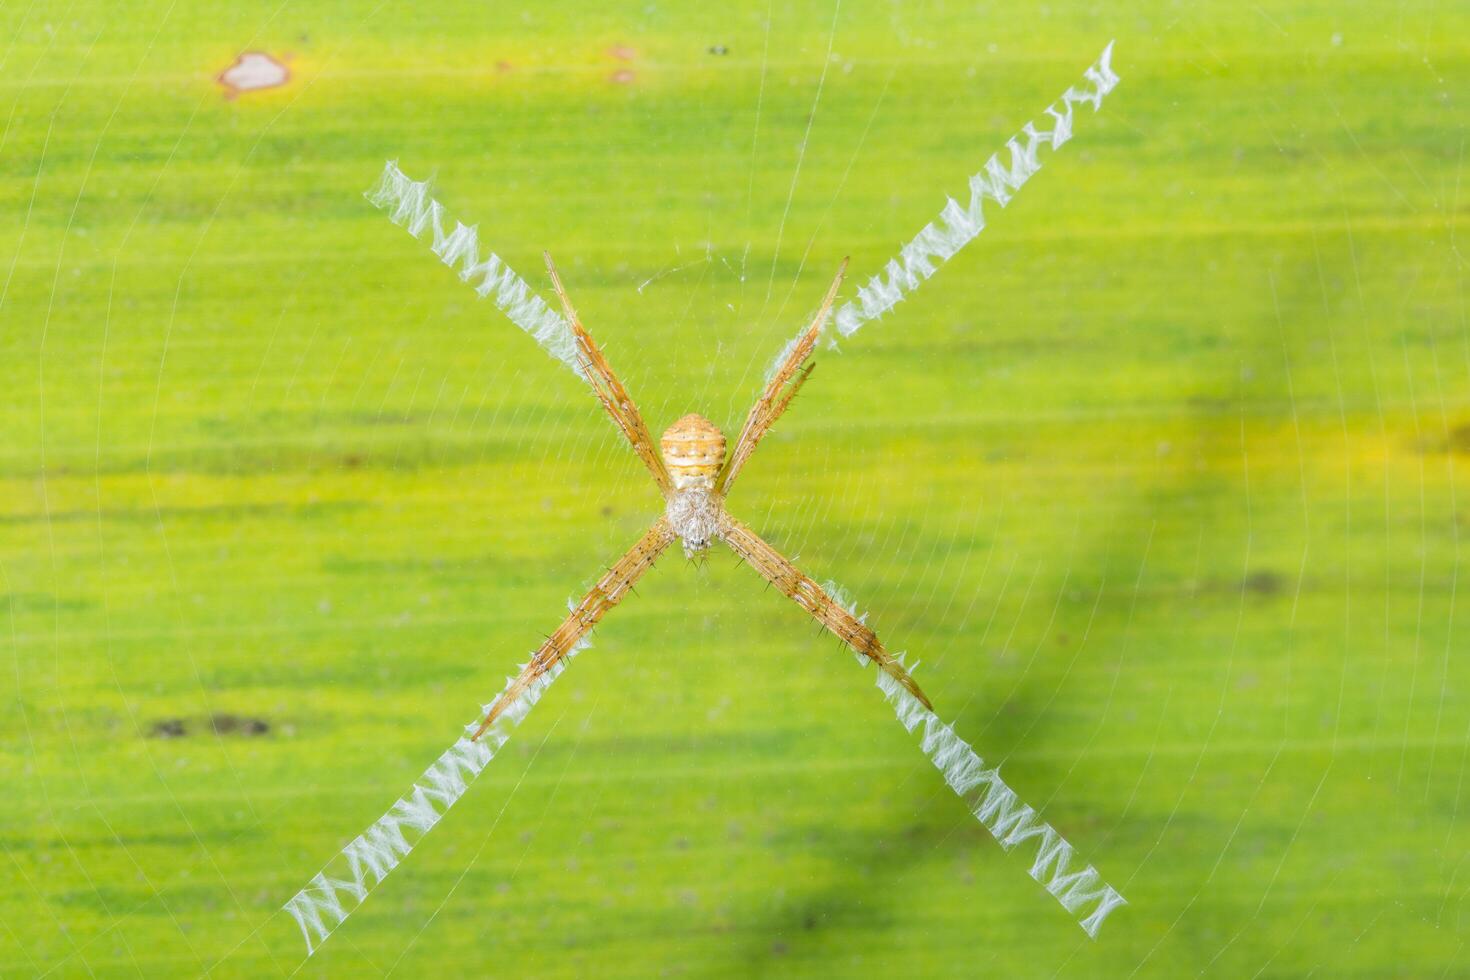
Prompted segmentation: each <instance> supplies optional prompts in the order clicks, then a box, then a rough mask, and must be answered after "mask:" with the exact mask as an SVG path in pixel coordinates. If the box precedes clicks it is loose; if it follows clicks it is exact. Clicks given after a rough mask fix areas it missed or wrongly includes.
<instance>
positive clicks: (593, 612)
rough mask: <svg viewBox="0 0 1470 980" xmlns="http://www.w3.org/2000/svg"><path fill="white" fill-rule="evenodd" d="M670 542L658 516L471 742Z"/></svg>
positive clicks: (575, 610) (571, 645)
mask: <svg viewBox="0 0 1470 980" xmlns="http://www.w3.org/2000/svg"><path fill="white" fill-rule="evenodd" d="M673 541H674V531H673V528H671V527H670V526H669V521H668V518H666V517H660V518H659V519H658V520H656V521H654V522H653V526H652V527H650V528H649V529H648V530H647V531H646V532H645V533H644V535H643V537H641V538H639V539H638V542H637V544H635V545H633V547H631V548H629V549H628V551H627V552H626V553H625V554H624V555H623V557H621V558H619V559H618V560H617V561H616V562H615V563H614V564H613V566H612V567H611V568H609V569H608V570H607V571H606V572H604V573H603V575H602V577H601V578H599V579H598V580H597V584H595V585H593V586H592V588H591V589H589V590H588V591H587V594H586V595H584V596H583V597H582V601H581V602H578V603H577V604H576V605H575V606H573V607H572V611H571V613H570V614H568V616H567V618H566V619H564V620H562V622H561V625H560V626H558V627H557V628H556V631H555V632H554V633H552V634H551V635H550V636H548V637H547V638H546V640H545V642H543V643H542V644H541V646H540V647H538V648H537V649H536V652H535V653H533V654H532V655H531V659H530V660H529V661H527V662H526V665H525V666H524V667H522V668H521V672H520V674H518V675H517V676H516V678H515V680H514V681H512V682H511V684H510V686H509V687H507V688H506V689H505V690H504V691H502V692H501V695H500V697H498V698H496V700H495V703H494V704H492V705H491V706H490V708H489V710H488V711H487V712H486V714H485V720H484V721H483V722H481V723H480V727H479V729H478V730H477V731H476V732H475V734H474V735H473V736H471V739H472V740H474V739H478V738H479V737H480V736H481V735H483V734H485V730H486V729H487V728H489V727H490V726H491V725H492V724H493V723H494V722H495V719H496V718H497V717H499V716H500V713H501V712H502V711H504V710H505V709H506V708H508V707H509V706H510V705H511V704H512V703H514V702H515V700H516V698H518V697H520V695H521V693H522V692H523V691H525V690H526V688H528V687H530V686H531V684H532V683H533V682H534V681H535V680H536V678H538V677H540V676H541V675H542V674H544V673H546V672H547V671H548V670H550V669H551V668H552V667H554V666H555V665H556V663H557V662H558V661H560V660H561V659H562V658H563V657H565V656H566V655H567V654H568V653H570V652H571V651H572V650H573V649H574V648H575V647H576V645H577V643H578V642H580V641H581V639H582V638H583V637H584V636H586V635H587V634H588V633H590V632H591V631H592V627H594V626H596V625H597V623H598V621H599V620H601V619H602V617H603V616H605V615H606V614H607V612H608V610H610V609H612V608H613V607H614V606H616V605H617V604H618V603H619V602H621V601H622V598H623V596H625V595H627V593H628V591H629V590H630V589H632V588H633V586H634V584H636V583H637V581H638V580H639V579H640V578H642V577H643V576H644V574H645V573H646V572H647V571H648V570H649V569H650V568H652V567H653V563H654V562H655V561H656V560H657V559H658V556H659V555H661V554H663V553H664V551H665V550H666V549H667V548H668V547H669V545H670V544H672V543H673Z"/></svg>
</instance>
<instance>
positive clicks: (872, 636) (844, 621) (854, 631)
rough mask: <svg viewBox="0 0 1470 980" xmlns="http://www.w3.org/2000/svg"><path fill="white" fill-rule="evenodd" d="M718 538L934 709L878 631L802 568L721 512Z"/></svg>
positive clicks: (859, 652) (850, 645)
mask: <svg viewBox="0 0 1470 980" xmlns="http://www.w3.org/2000/svg"><path fill="white" fill-rule="evenodd" d="M719 537H720V540H721V541H723V542H725V544H727V545H729V546H730V550H731V551H733V552H735V554H737V555H739V556H740V557H741V558H743V559H744V560H745V562H746V564H748V565H749V566H750V567H751V568H754V569H755V570H756V571H757V572H759V573H760V575H761V577H762V578H764V579H765V580H766V581H767V582H769V583H770V584H771V585H774V586H775V587H776V588H778V589H780V590H781V593H782V594H783V595H785V596H786V597H787V598H788V599H790V600H791V601H792V602H794V603H796V604H797V605H798V606H800V607H801V608H803V609H805V610H806V611H807V612H808V613H809V614H810V615H811V617H812V618H813V619H815V620H816V621H817V622H818V623H820V624H821V625H822V628H823V629H826V630H828V631H829V632H831V633H832V634H833V635H834V636H836V637H837V638H838V639H839V640H841V641H842V642H843V643H846V644H847V645H848V646H849V647H851V648H852V649H853V650H854V651H855V652H856V653H858V654H860V655H862V656H864V657H867V658H868V659H869V660H871V661H873V663H875V664H877V665H878V668H879V669H880V670H882V671H883V672H884V673H885V674H887V675H888V676H890V677H892V678H893V679H894V680H896V681H898V683H900V684H902V685H903V687H904V689H905V690H907V691H908V692H909V693H910V694H912V695H913V696H914V697H916V698H918V699H919V703H921V704H922V705H923V706H924V707H926V708H928V709H929V710H931V711H932V710H934V705H932V704H930V703H929V699H928V698H927V697H926V696H925V695H924V692H923V691H921V690H920V689H919V685H918V684H916V683H915V682H914V679H913V678H912V677H910V676H909V672H908V671H907V670H905V669H904V666H903V664H901V663H899V662H898V660H897V659H896V658H895V657H894V656H893V654H891V653H889V652H888V651H887V650H886V649H884V647H883V643H882V641H881V640H879V639H878V634H877V633H875V632H873V630H872V629H871V628H870V627H869V626H868V624H867V623H865V622H863V621H862V620H861V619H859V618H858V617H857V616H856V615H855V614H854V613H853V612H851V611H850V610H847V609H844V608H843V607H842V604H841V603H839V602H838V601H837V600H836V599H834V598H832V596H831V595H830V594H828V592H827V591H826V590H825V589H823V588H822V587H821V586H820V585H818V584H817V583H816V582H813V581H812V580H811V579H810V578H808V577H807V576H806V575H805V574H803V573H802V571H801V569H799V568H797V567H796V566H795V565H794V564H792V562H791V560H790V559H788V558H787V557H786V556H785V555H783V554H781V552H779V551H777V550H776V549H775V548H774V547H772V546H771V545H770V544H769V543H767V542H766V541H765V539H763V538H762V537H761V536H760V535H759V534H756V533H755V532H754V531H752V530H751V529H750V528H749V527H747V526H746V525H744V524H742V523H741V522H740V521H738V520H736V519H735V518H733V517H731V516H730V515H729V514H728V513H725V514H722V515H721V520H720V531H719Z"/></svg>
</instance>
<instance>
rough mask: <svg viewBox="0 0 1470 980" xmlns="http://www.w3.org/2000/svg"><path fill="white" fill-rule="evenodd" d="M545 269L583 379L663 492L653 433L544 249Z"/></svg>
mask: <svg viewBox="0 0 1470 980" xmlns="http://www.w3.org/2000/svg"><path fill="white" fill-rule="evenodd" d="M546 269H547V271H548V272H550V273H551V284H552V286H553V287H554V288H555V289H556V295H557V298H558V299H560V300H561V306H562V309H563V310H564V311H565V312H566V318H567V322H568V323H569V324H571V328H572V337H573V339H575V341H576V344H577V362H578V363H579V364H580V365H581V367H582V371H583V372H584V373H585V374H586V375H587V380H588V381H590V382H591V384H592V391H593V393H594V394H596V395H597V400H598V401H600V402H601V403H602V407H603V408H604V409H606V410H607V414H608V415H609V416H611V417H612V420H613V424H614V425H616V426H617V427H618V431H620V432H621V433H622V434H623V437H624V438H626V439H627V440H628V442H629V444H630V445H632V447H633V452H635V453H637V454H638V458H639V459H641V460H643V465H644V466H646V467H648V471H649V472H650V473H652V474H653V479H654V481H655V482H656V483H658V488H659V490H660V491H661V492H662V493H664V494H665V495H667V494H668V493H669V491H670V490H671V489H672V488H673V480H671V479H670V478H669V471H668V469H667V468H666V467H665V466H664V458H663V456H662V455H661V454H660V453H659V451H658V444H657V443H655V442H654V440H653V436H652V434H651V433H649V431H648V424H647V423H646V422H644V421H643V413H642V412H640V411H638V405H637V403H636V402H634V401H633V398H632V396H631V395H629V394H628V389H626V388H624V387H623V383H622V382H621V381H619V380H618V376H617V374H615V373H614V372H613V369H612V365H611V364H609V363H608V362H607V358H606V357H604V356H603V353H602V349H601V348H600V347H598V346H597V341H595V340H593V339H592V335H591V334H590V333H588V332H587V328H586V327H584V326H582V321H581V319H580V318H579V317H578V316H577V311H576V309H574V308H573V307H572V301H571V298H570V297H568V296H567V291H566V289H565V288H563V287H562V284H561V276H560V275H559V274H558V273H557V271H556V265H555V264H554V263H553V262H552V261H551V255H550V253H546Z"/></svg>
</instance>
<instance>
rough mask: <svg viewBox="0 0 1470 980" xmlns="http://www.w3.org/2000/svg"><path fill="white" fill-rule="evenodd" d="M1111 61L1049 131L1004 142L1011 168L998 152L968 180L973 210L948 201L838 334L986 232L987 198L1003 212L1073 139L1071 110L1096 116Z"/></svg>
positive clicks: (852, 329) (1057, 106) (847, 309)
mask: <svg viewBox="0 0 1470 980" xmlns="http://www.w3.org/2000/svg"><path fill="white" fill-rule="evenodd" d="M1112 58H1113V45H1112V42H1109V43H1108V46H1107V47H1106V48H1104V49H1103V53H1102V56H1101V57H1099V58H1098V60H1097V62H1096V63H1094V64H1093V65H1092V66H1091V67H1090V68H1088V69H1087V71H1086V72H1084V73H1083V76H1082V77H1083V78H1085V79H1086V80H1087V82H1088V84H1087V85H1086V86H1084V87H1082V88H1077V87H1076V86H1072V87H1070V88H1068V89H1067V91H1065V92H1063V93H1062V97H1061V98H1060V99H1058V100H1057V101H1055V102H1053V103H1052V104H1051V105H1049V106H1047V107H1046V114H1047V115H1048V116H1050V117H1051V122H1052V128H1051V130H1050V131H1047V132H1041V131H1038V130H1037V129H1036V126H1035V124H1034V123H1029V122H1028V123H1027V124H1026V125H1025V126H1023V127H1022V128H1021V131H1020V132H1019V133H1017V134H1016V135H1015V136H1013V137H1011V139H1010V140H1008V141H1007V142H1006V150H1008V151H1010V165H1009V166H1007V165H1006V164H1005V163H1003V162H1002V161H1001V157H1000V154H998V153H997V154H994V155H992V156H991V158H990V159H989V160H987V161H985V166H984V167H982V168H981V170H980V172H979V173H977V174H975V176H973V177H971V178H970V204H969V207H961V206H960V204H959V202H958V201H956V200H954V198H950V199H949V201H948V202H947V203H946V204H945V206H944V210H942V211H941V212H939V218H938V220H937V221H934V222H930V223H929V224H927V225H925V226H924V228H923V230H921V231H920V232H919V233H918V234H917V235H915V236H914V238H913V241H911V242H909V243H908V244H907V245H905V246H904V247H903V248H902V249H900V250H899V253H898V258H895V259H891V260H889V262H888V265H886V266H885V267H884V268H883V272H882V274H880V275H876V276H874V277H873V278H872V279H870V280H868V284H867V285H866V286H863V287H862V288H861V289H859V290H858V294H857V298H856V299H854V300H851V301H849V302H847V303H845V304H843V306H842V307H841V309H839V310H838V311H837V330H838V332H840V333H841V334H842V336H844V337H851V336H852V335H853V334H854V333H856V332H857V331H858V328H859V327H861V326H862V325H863V324H864V323H867V322H868V321H869V320H876V319H877V318H879V317H881V316H882V315H883V314H885V313H887V312H888V311H889V310H891V309H893V308H894V306H896V305H898V302H899V300H901V299H903V298H904V296H905V295H907V294H908V293H911V292H913V291H914V290H915V289H918V288H919V285H920V284H921V283H922V282H923V281H924V280H926V279H928V278H929V277H930V276H932V275H934V273H935V271H937V269H938V267H939V266H940V265H942V264H943V263H944V262H945V261H947V260H948V259H949V258H950V256H952V255H954V254H955V253H956V252H958V251H959V250H960V249H961V248H963V247H964V246H965V245H967V244H969V243H970V241H971V240H972V239H974V238H975V236H976V235H978V234H980V232H982V231H984V230H985V213H984V208H985V200H986V198H989V199H990V200H992V201H994V202H995V203H996V204H999V205H1000V206H1001V207H1005V206H1006V204H1007V203H1009V202H1010V200H1011V198H1012V197H1013V196H1014V195H1015V193H1016V191H1018V190H1020V189H1021V186H1022V185H1023V184H1025V183H1026V181H1028V180H1030V179H1031V175H1032V174H1034V173H1036V171H1038V170H1040V169H1041V161H1040V159H1038V157H1039V155H1040V152H1041V148H1042V147H1044V146H1045V147H1050V148H1051V149H1053V150H1056V149H1059V148H1060V147H1061V145H1062V144H1063V143H1065V142H1067V140H1069V139H1071V138H1072V107H1073V106H1074V105H1079V104H1085V105H1090V106H1092V109H1093V111H1094V112H1096V111H1097V110H1098V109H1100V108H1102V100H1103V96H1105V95H1107V94H1108V93H1109V92H1111V91H1112V90H1113V89H1114V88H1115V87H1116V86H1117V84H1118V76H1117V75H1116V74H1115V73H1114V72H1113V69H1112V65H1111V61H1112Z"/></svg>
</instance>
